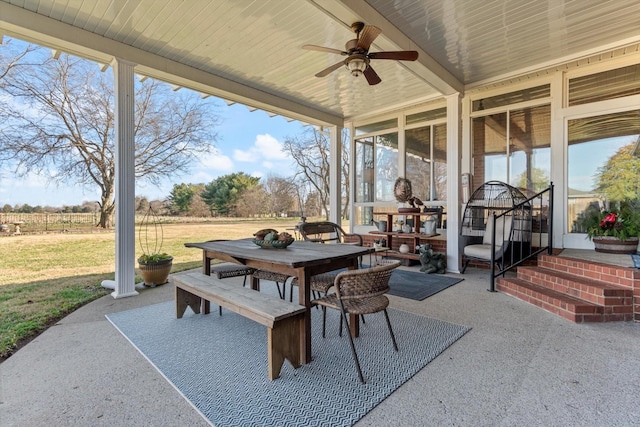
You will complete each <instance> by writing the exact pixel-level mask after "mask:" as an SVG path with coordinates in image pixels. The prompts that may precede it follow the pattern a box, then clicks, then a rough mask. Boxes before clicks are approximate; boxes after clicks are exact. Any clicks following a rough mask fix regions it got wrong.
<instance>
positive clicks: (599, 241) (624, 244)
mask: <svg viewBox="0 0 640 427" xmlns="http://www.w3.org/2000/svg"><path fill="white" fill-rule="evenodd" d="M592 241H593V244H594V245H595V247H596V252H602V253H606V254H634V253H636V251H637V250H638V238H637V237H629V238H628V239H625V240H620V239H618V238H617V237H614V236H596V237H594V238H593V239H592Z"/></svg>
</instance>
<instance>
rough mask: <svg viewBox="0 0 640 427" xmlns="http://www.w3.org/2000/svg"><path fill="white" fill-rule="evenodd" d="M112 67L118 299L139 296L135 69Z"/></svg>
mask: <svg viewBox="0 0 640 427" xmlns="http://www.w3.org/2000/svg"><path fill="white" fill-rule="evenodd" d="M111 66H112V67H113V73H114V89H115V95H116V96H115V113H116V115H115V135H116V151H115V155H116V165H115V173H116V176H115V184H116V191H115V193H116V277H115V278H116V280H115V291H114V292H112V293H111V296H113V297H114V298H124V297H129V296H134V295H138V292H137V291H136V290H135V275H134V272H135V231H136V230H135V145H134V140H133V139H134V138H133V129H134V113H135V112H134V73H133V72H134V67H135V64H133V63H130V62H127V61H123V60H121V59H117V58H116V59H115V60H114V61H113V62H112V64H111Z"/></svg>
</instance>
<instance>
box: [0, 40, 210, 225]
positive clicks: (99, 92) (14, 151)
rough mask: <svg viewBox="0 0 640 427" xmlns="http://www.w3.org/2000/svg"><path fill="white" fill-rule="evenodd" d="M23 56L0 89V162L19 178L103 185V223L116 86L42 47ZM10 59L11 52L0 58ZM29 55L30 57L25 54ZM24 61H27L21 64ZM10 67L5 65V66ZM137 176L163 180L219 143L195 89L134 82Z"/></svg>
mask: <svg viewBox="0 0 640 427" xmlns="http://www.w3.org/2000/svg"><path fill="white" fill-rule="evenodd" d="M27 49H32V51H30V52H28V54H26V55H22V56H20V55H18V56H16V57H15V61H14V62H17V63H19V64H22V65H20V66H17V65H15V63H14V65H13V66H12V68H11V69H8V70H7V71H6V75H5V77H4V79H3V84H2V86H1V87H0V89H1V90H2V91H3V92H4V93H5V95H6V96H2V97H0V120H2V123H3V129H2V132H0V162H3V166H4V165H7V164H8V165H12V167H13V168H15V173H16V174H17V175H18V176H26V175H27V174H28V173H38V174H41V175H44V176H47V177H48V178H49V179H50V180H52V181H56V182H58V183H69V182H72V181H75V183H78V184H82V185H88V186H91V185H97V186H98V187H99V188H100V192H101V197H100V201H99V204H100V220H99V224H98V225H99V226H100V227H105V228H106V227H110V226H111V224H112V216H113V212H114V209H115V201H114V194H115V187H114V181H115V157H114V118H115V113H114V89H113V76H112V74H111V73H102V72H100V70H99V69H98V65H97V64H95V63H93V62H90V61H86V60H82V59H79V58H76V57H72V56H69V55H61V56H60V57H59V59H54V58H51V57H49V55H48V52H49V51H48V50H46V49H44V48H36V49H33V48H32V47H29V48H27ZM0 59H2V60H3V61H6V60H5V58H0ZM27 59H28V60H29V63H27V62H26V60H27ZM23 61H24V62H23ZM0 67H1V68H0V69H2V70H4V69H6V64H3V65H2V66H0ZM135 101H136V105H135V106H136V109H135V130H134V141H135V173H136V178H138V179H143V180H147V181H149V182H151V183H153V184H157V183H158V182H159V180H160V179H161V178H163V177H166V176H168V175H173V176H175V175H179V174H180V173H182V172H184V171H186V170H187V169H188V167H189V165H190V164H191V162H192V161H193V160H194V158H195V157H196V156H197V155H198V154H201V153H205V152H209V151H210V150H211V149H212V148H213V143H214V142H215V140H216V134H215V132H213V129H214V127H215V125H216V124H217V116H216V115H215V114H213V113H212V111H211V108H209V107H210V104H208V103H207V102H204V101H202V100H201V99H200V97H199V96H198V95H197V94H196V93H194V92H190V91H181V92H180V93H178V94H175V93H173V92H172V90H171V88H170V87H169V86H168V85H167V84H164V83H160V82H158V81H154V80H152V79H147V80H145V81H144V82H142V83H138V84H137V85H136V94H135Z"/></svg>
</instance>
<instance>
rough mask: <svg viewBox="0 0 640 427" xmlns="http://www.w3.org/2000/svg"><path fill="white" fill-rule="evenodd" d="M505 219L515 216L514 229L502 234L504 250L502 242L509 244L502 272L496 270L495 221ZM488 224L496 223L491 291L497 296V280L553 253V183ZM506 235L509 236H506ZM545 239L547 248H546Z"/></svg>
mask: <svg viewBox="0 0 640 427" xmlns="http://www.w3.org/2000/svg"><path fill="white" fill-rule="evenodd" d="M545 196H546V200H547V202H546V203H545ZM506 215H512V216H513V225H512V227H511V230H503V235H502V236H499V237H500V238H501V240H499V241H500V242H501V243H502V244H503V246H504V243H503V242H506V241H507V240H508V241H509V247H508V249H507V250H506V251H505V253H503V254H502V259H501V260H500V261H501V262H500V266H499V267H500V268H499V269H496V261H497V259H496V221H497V220H498V219H499V218H500V217H503V216H506ZM489 220H491V221H493V230H492V236H491V275H490V286H489V289H488V290H489V291H490V292H495V280H496V277H498V276H500V275H502V276H504V274H505V273H506V272H507V271H509V270H512V269H513V268H515V267H517V266H519V265H521V264H523V263H524V262H526V261H527V260H529V259H531V258H533V257H535V256H537V255H538V254H540V253H542V252H544V251H547V253H548V254H549V255H551V254H552V253H553V183H550V184H549V188H547V189H545V190H542V191H541V192H539V193H537V194H534V195H533V196H531V197H529V198H528V199H527V200H525V201H523V202H521V203H519V204H517V205H515V206H514V207H513V208H511V209H509V210H507V211H505V212H503V213H501V214H500V215H495V213H494V214H493V215H492V216H491V218H490V219H489ZM505 233H510V234H509V236H506V234H505ZM545 235H546V238H547V244H546V245H543V240H544V239H543V237H544V236H545ZM506 237H508V238H506ZM534 238H536V239H534ZM536 240H537V241H536ZM534 243H537V244H538V246H534ZM534 248H535V249H534Z"/></svg>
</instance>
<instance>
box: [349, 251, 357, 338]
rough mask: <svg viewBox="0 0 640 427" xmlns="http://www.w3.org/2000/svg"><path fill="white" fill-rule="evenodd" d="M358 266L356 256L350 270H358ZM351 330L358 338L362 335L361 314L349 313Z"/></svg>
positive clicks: (353, 335)
mask: <svg viewBox="0 0 640 427" xmlns="http://www.w3.org/2000/svg"><path fill="white" fill-rule="evenodd" d="M357 268H358V259H357V258H354V259H353V263H352V264H351V265H350V266H349V270H356V269H357ZM349 330H350V332H351V336H352V337H354V338H357V337H358V336H360V316H358V315H355V314H349Z"/></svg>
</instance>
